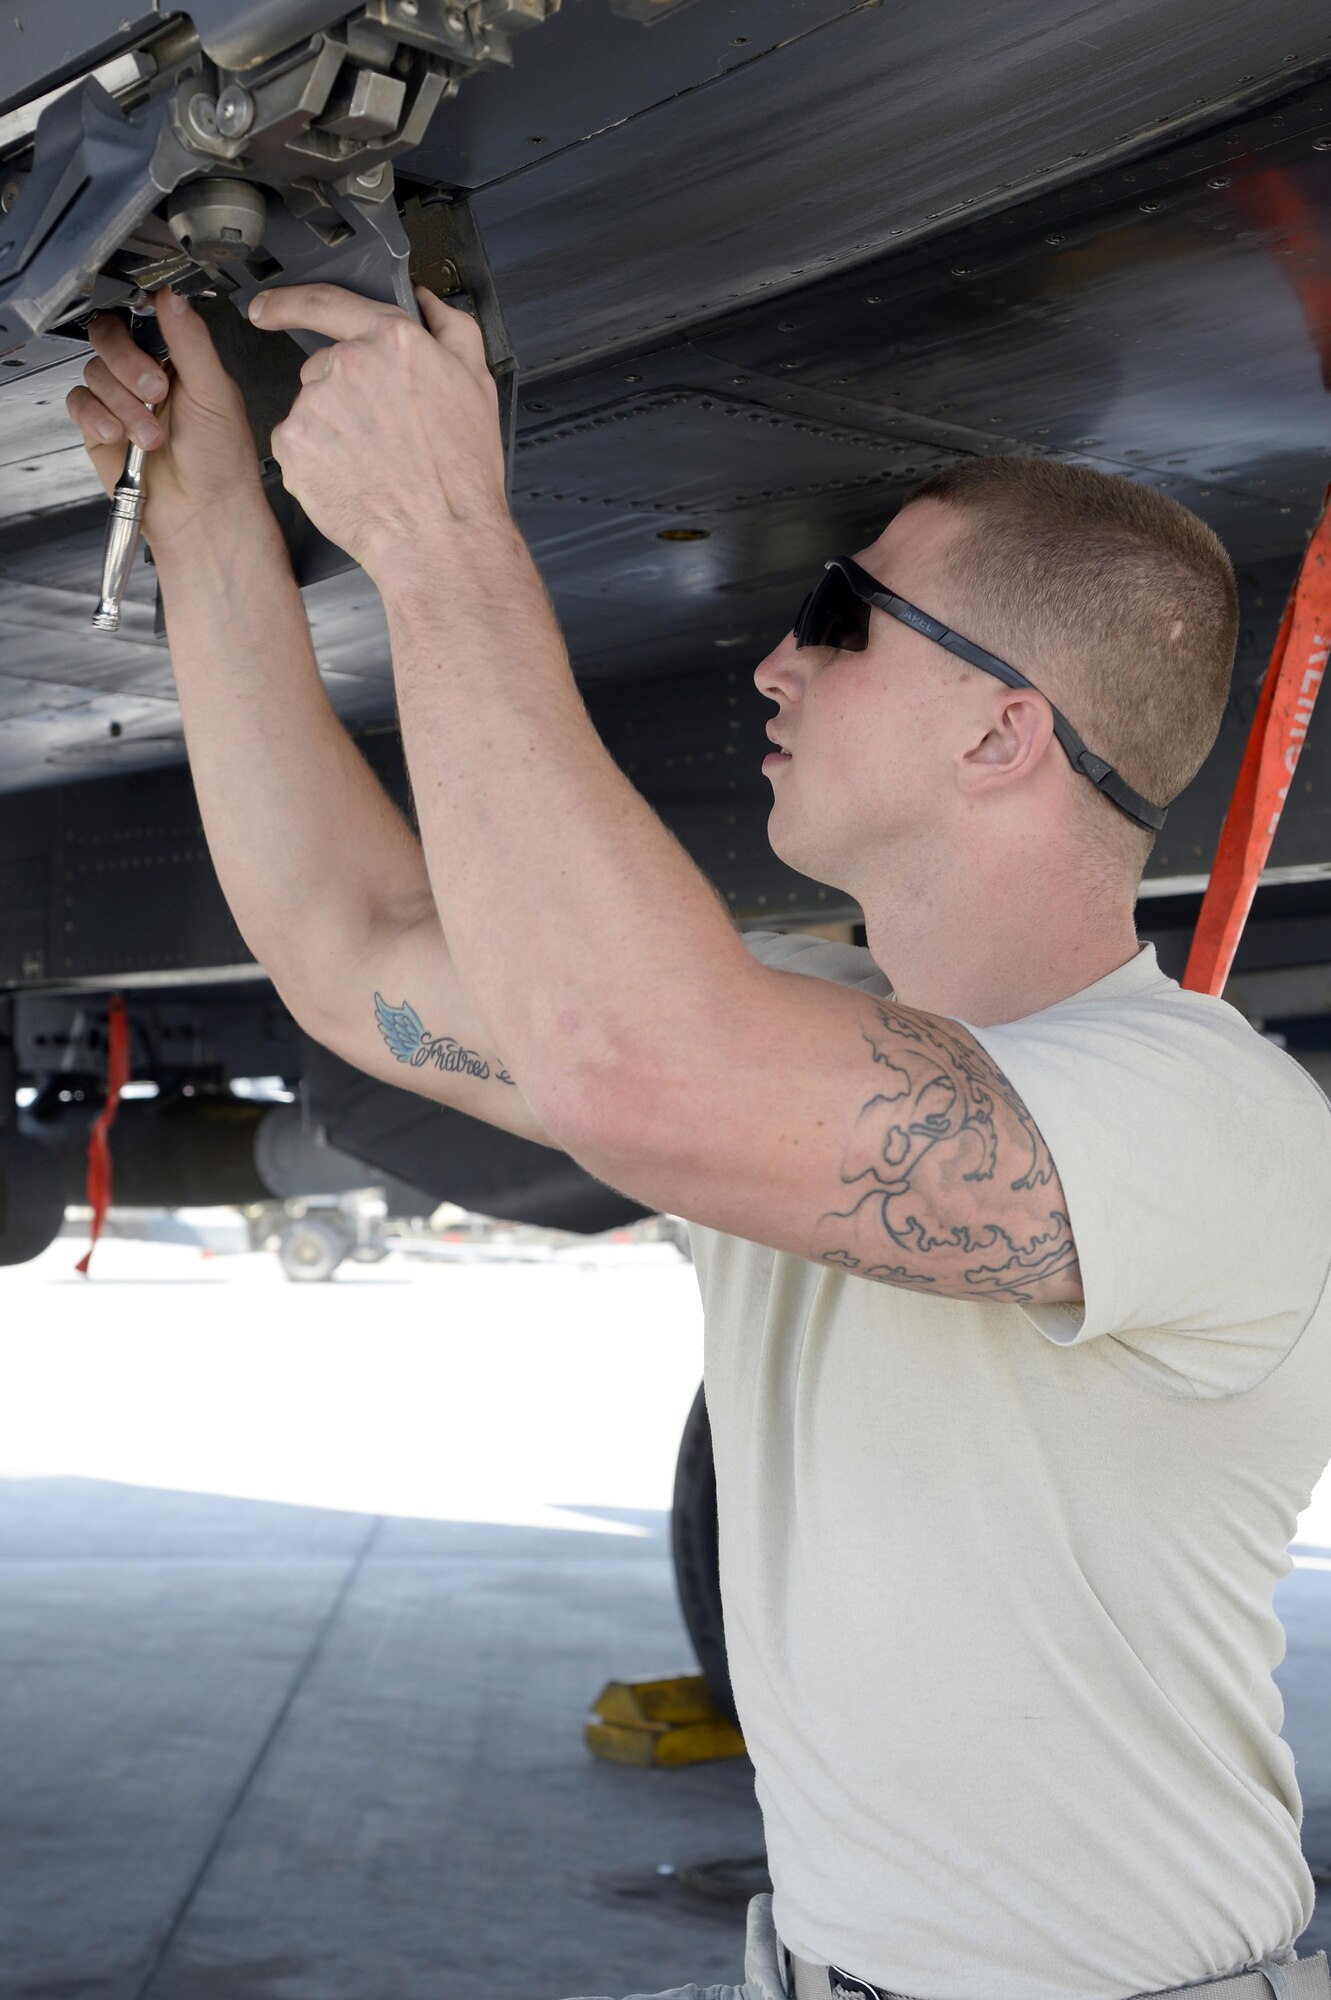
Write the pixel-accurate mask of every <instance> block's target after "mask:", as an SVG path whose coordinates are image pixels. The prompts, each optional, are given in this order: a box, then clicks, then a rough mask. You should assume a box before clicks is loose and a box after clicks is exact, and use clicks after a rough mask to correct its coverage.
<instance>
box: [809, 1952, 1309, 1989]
mask: <svg viewBox="0 0 1331 2000" xmlns="http://www.w3.org/2000/svg"><path fill="white" fill-rule="evenodd" d="M788 1957H789V1959H790V1964H791V1967H792V1969H793V1971H794V1975H795V1977H794V1990H793V1995H792V2000H912V1996H911V1995H910V1994H906V1993H893V1992H891V1991H890V1990H889V1989H888V1988H887V1987H884V1986H870V1985H869V1983H868V1981H867V1980H864V1979H855V1978H853V1977H852V1976H851V1974H850V1973H848V1972H842V1971H841V1970H840V1968H839V1967H838V1966H835V1965H810V1963H809V1962H808V1960H807V1959H803V1958H796V1956H795V1954H794V1952H793V1951H792V1952H789V1953H788ZM1181 1996H1186V2000H1331V1974H1328V1971H1327V1964H1326V1953H1325V1952H1324V1951H1319V1952H1314V1954H1313V1955H1312V1957H1311V1958H1287V1959H1274V1958H1268V1959H1263V1961H1262V1963H1261V1964H1260V1965H1258V1966H1254V1967H1252V1969H1251V1970H1250V1971H1248V1972H1232V1973H1230V1974H1228V1976H1227V1977H1226V1978H1224V1979H1205V1980H1203V1981H1202V1982H1201V1984H1200V1985H1194V1986H1171V1987H1169V1988H1168V1989H1167V1990H1165V1991H1162V1992H1156V1993H1151V1994H1139V1995H1137V1996H1135V2000H1181Z"/></svg>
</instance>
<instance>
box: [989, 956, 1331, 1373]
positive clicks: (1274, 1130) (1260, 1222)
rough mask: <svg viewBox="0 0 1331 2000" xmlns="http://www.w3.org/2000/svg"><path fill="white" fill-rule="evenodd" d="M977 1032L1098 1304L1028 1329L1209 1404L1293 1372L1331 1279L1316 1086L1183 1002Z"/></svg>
mask: <svg viewBox="0 0 1331 2000" xmlns="http://www.w3.org/2000/svg"><path fill="white" fill-rule="evenodd" d="M963 1025H965V1026H966V1027H967V1030H968V1032H969V1033H970V1034H972V1035H973V1036H974V1037H975V1039H976V1041H977V1042H979V1043H980V1045H981V1047H982V1048H984V1049H985V1050H986V1052H987V1053H988V1054H989V1055H990V1056H991V1057H992V1058H993V1060H994V1062H996V1063H997V1064H998V1066H999V1068H1000V1069H1002V1071H1003V1072H1004V1074H1005V1075H1006V1077H1007V1078H1008V1080H1009V1082H1010V1083H1011V1084H1012V1086H1013V1088H1014V1090H1016V1092H1017V1094H1018V1095H1019V1096H1020V1097H1021V1099H1022V1100H1023V1102H1024V1103H1025V1105H1026V1108H1027V1109H1028V1110H1029V1112H1030V1113H1031V1116H1032V1117H1033V1118H1034V1120H1035V1123H1036V1124H1037V1126H1038V1127H1039V1129H1040V1131H1041V1133H1042V1134H1043V1135H1044V1139H1045V1142H1046V1144H1047V1145H1048V1147H1049V1150H1050V1153H1051V1155H1052V1156H1053V1161H1054V1165H1055V1167H1056V1169H1057V1171H1058V1176H1059V1179H1060V1181H1061V1183H1062V1186H1063V1192H1064V1195H1065V1197H1066V1201H1067V1211H1068V1220H1069V1223H1070V1224H1071V1228H1072V1234H1073V1238H1074V1240H1075V1242H1076V1246H1077V1255H1078V1259H1079V1262H1080V1265H1081V1272H1082V1280H1083V1286H1084V1304H1082V1305H1072V1306H1066V1305H1065V1306H1026V1307H1023V1308H1022V1310H1023V1311H1024V1313H1025V1314H1026V1317H1027V1318H1028V1319H1030V1320H1031V1321H1032V1323H1033V1324H1034V1325H1035V1326H1037V1327H1038V1328H1039V1330H1040V1332H1041V1333H1043V1334H1044V1335H1045V1336H1046V1338H1048V1339H1049V1340H1052V1341H1054V1342H1056V1343H1058V1344H1059V1345H1063V1346H1071V1345H1074V1344H1080V1343H1083V1342H1086V1341H1091V1340H1095V1339H1100V1338H1105V1337H1109V1338H1112V1339H1115V1340H1117V1341H1120V1342H1122V1343H1123V1344H1124V1345H1125V1347H1127V1348H1130V1349H1131V1350H1132V1351H1133V1352H1134V1353H1135V1354H1136V1355H1137V1356H1138V1357H1139V1358H1140V1359H1141V1360H1142V1361H1143V1363H1145V1364H1148V1365H1149V1366H1150V1367H1152V1368H1153V1369H1155V1370H1158V1371H1163V1372H1164V1373H1165V1374H1166V1375H1168V1376H1170V1377H1173V1378H1175V1379H1174V1380H1173V1382H1172V1383H1171V1386H1176V1387H1177V1386H1186V1387H1187V1388H1189V1389H1191V1390H1192V1392H1193V1393H1196V1394H1201V1395H1227V1394H1231V1393H1233V1392H1235V1391H1236V1390H1239V1389H1242V1388H1247V1387H1251V1386H1252V1385H1253V1384H1254V1383H1255V1382H1257V1381H1259V1380H1260V1379H1261V1378H1262V1376H1263V1375H1265V1374H1266V1373H1268V1372H1269V1371H1270V1369H1271V1368H1272V1367H1274V1366H1276V1365H1278V1363H1279V1362H1280V1361H1281V1360H1282V1359H1283V1358H1284V1356H1285V1355H1286V1354H1287V1353H1288V1352H1289V1350H1290V1348H1291V1347H1292V1346H1293V1344H1294V1342H1295V1341H1296V1340H1297V1339H1298V1337H1299V1335H1300V1333H1301V1332H1302V1331H1303V1329H1304V1327H1305V1326H1306V1325H1307V1324H1308V1321H1309V1320H1310V1318H1311V1317H1312V1315H1313V1312H1314V1311H1315V1309H1316V1306H1317V1303H1318V1300H1319V1298H1320V1297H1321V1294H1322V1292H1323V1289H1324V1287H1325V1285H1326V1282H1327V1275H1328V1266H1331V1105H1328V1103H1327V1100H1326V1099H1325V1098H1324V1097H1323V1096H1322V1094H1321V1092H1320V1091H1319V1090H1318V1088H1317V1086H1316V1085H1315V1084H1314V1083H1313V1081H1312V1079H1311V1078H1310V1077H1309V1076H1308V1075H1307V1074H1306V1073H1305V1072H1304V1071H1303V1070H1301V1069H1300V1068H1299V1066H1298V1065H1297V1064H1296V1063H1295V1062H1294V1061H1293V1060H1292V1059H1291V1058H1290V1057H1288V1056H1286V1055H1285V1054H1283V1053H1282V1052H1281V1051H1280V1050H1279V1049H1277V1048H1276V1047H1274V1045H1272V1044H1271V1043H1268V1042H1265V1041H1264V1040H1263V1039H1262V1037H1261V1036H1260V1035H1258V1034H1257V1033H1256V1032H1255V1030H1253V1029H1252V1028H1251V1027H1249V1025H1248V1024H1247V1022H1245V1021H1244V1020H1243V1018H1242V1017H1241V1016H1240V1015H1239V1014H1238V1013H1237V1012H1236V1010H1235V1009H1233V1008H1231V1007H1229V1006H1228V1005H1227V1004H1226V1003H1225V1002H1223V1001H1219V1000H1213V999H1209V998H1207V997H1205V996H1200V995H1196V994H1184V993H1180V992H1179V990H1178V989H1177V988H1175V989H1173V990H1172V991H1171V992H1170V993H1168V994H1165V995H1160V996H1154V995H1153V996H1144V997H1142V998H1139V999H1137V1000H1120V1001H1102V1002H1099V1003H1092V1004H1090V1005H1088V1006H1085V1007H1082V1008H1078V1007H1077V1006H1076V1005H1075V1004H1069V1005H1065V1006H1061V1007H1057V1008H1051V1009H1049V1010H1048V1011H1047V1012H1046V1013H1044V1014H1042V1015H1032V1016H1030V1017H1028V1018H1027V1019H1025V1020H1021V1021H1014V1022H1008V1023H1005V1024H1003V1025H1001V1026H999V1027H993V1028H976V1027H973V1026H971V1024H970V1023H964V1024H963ZM1179 1378H1181V1381H1180V1379H1179Z"/></svg>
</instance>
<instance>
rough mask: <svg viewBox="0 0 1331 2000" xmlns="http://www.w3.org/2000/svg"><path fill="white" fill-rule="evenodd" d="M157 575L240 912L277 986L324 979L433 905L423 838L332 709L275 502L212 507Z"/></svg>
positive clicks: (216, 834) (196, 757)
mask: <svg viewBox="0 0 1331 2000" xmlns="http://www.w3.org/2000/svg"><path fill="white" fill-rule="evenodd" d="M260 508H261V511H260ZM158 574H159V579H160V582H161V587H162V598H163V602H164V605H165V608H166V620H167V633H168V637H169V640H170V644H171V656H172V662H173V665H174V668H175V675H176V684H177V688H178V690H179V695H180V706H181V713H182V716H183V718H184V725H185V737H186V742H187V745H188V749H189V756H190V765H191V768H192V770H193V774H194V783H195V788H196V790H197V793H198V798H199V806H200V811H201V814H202V817H203V823H204V830H205V832H206V834H207V837H208V845H209V848H210V850H211V852H212V857H213V862H214V865H215V867H216V869H217V873H218V877H219V879H220V881H221V884H222V888H223V891H224V893H225V895H226V898H227V901H228V903H229V904H230V906H231V910H232V914H233V915H234V916H235V919H236V922H237V924H238V925H239V926H240V930H241V932H242V934H243V936H244V938H245V941H246V943H247V944H248V945H249V947H250V949H251V950H252V951H253V952H254V954H255V956H256V958H258V959H259V961H260V963H261V964H262V965H264V967H265V968H266V969H267V970H268V971H269V972H270V973H271V974H272V976H273V977H274V978H275V979H276V980H278V981H279V983H283V982H284V981H290V980H300V979H302V978H305V977H308V976H313V975H317V974H320V973H321V974H323V975H324V976H326V975H327V974H328V973H329V972H330V971H331V969H332V967H333V966H335V965H336V964H337V963H339V962H340V961H342V960H343V959H344V958H345V956H346V952H347V949H348V946H351V948H353V949H354V948H355V944H356V940H357V939H358V938H360V937H362V936H368V934H369V932H370V931H371V929H372V928H373V926H374V924H375V923H376V922H380V923H381V922H382V921H383V920H384V917H385V915H386V914H387V915H388V917H389V920H390V922H391V920H392V913H393V912H397V913H399V914H400V917H401V921H402V923H403V924H404V925H405V924H408V923H410V922H412V921H413V920H414V919H415V918H417V917H419V916H420V915H421V914H422V913H423V912H425V911H427V910H428V909H429V888H428V882H427V878H426V875H425V870H424V865H423V862H422V859H421V854H420V848H419V844H418V843H417V841H416V840H415V838H414V836H413V835H412V833H411V831H410V829H409V828H408V827H407V826H406V825H405V823H404V822H403V820H402V817H401V815H400V814H399V813H398V811H397V810H396V808H395V807H394V806H393V804H392V803H391V801H390V800H389V799H388V798H387V797H386V795H385V794H384V791H383V789H382V787H381V786H380V785H379V783H378V781H377V779H376V778H375V776H374V774H373V773H372V772H371V770H370V769H369V766H368V765H367V764H366V762H365V760H364V758H363V757H362V756H361V754H360V752H359V751H358V750H357V749H356V746H355V745H354V743H352V741H351V739H350V737H349V736H348V735H347V733H346V730H345V729H344V728H343V726H342V724H341V723H340V722H339V721H338V719H337V716H336V715H335V714H334V712H333V709H332V705H331V703H330V702H329V700H328V696H327V694H326V693H325V691H324V687H323V684H322V682H321V681H320V678H319V670H318V667H317V664H316V662H315V657H314V649H313V646H312V644H311V640H310V632H309V626H308V623H307V621H306V617H305V610H304V606H303V604H302V602H301V596H300V591H299V589H298V588H297V586H296V583H295V580H294V578H293V576H292V574H291V568H290V564H289V562H288V560H287V554H286V550H285V548H284V546H283V543H282V538H281V535H280V532H279V531H278V528H277V524H276V522H275V521H274V520H273V518H272V516H271V515H270V514H269V511H268V508H267V506H266V505H262V504H261V503H257V502H256V501H255V500H252V499H251V500H249V501H248V502H247V503H244V504H240V505H238V506H237V508H236V509H235V510H234V511H233V512H230V513H223V512H221V510H217V511H215V512H214V513H213V514H212V515H210V517H209V524H208V532H207V534H206V535H199V536H197V537H196V538H194V539H193V540H192V541H190V542H189V543H187V544H186V545H183V546H182V545H181V544H179V543H173V544H172V545H171V547H170V550H169V551H168V552H165V553H163V554H160V555H159V558H158Z"/></svg>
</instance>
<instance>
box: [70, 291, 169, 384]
mask: <svg viewBox="0 0 1331 2000" xmlns="http://www.w3.org/2000/svg"><path fill="white" fill-rule="evenodd" d="M88 339H89V341H90V342H91V343H92V348H93V352H94V353H95V354H96V356H97V358H98V360H99V361H101V363H102V364H103V366H104V367H105V369H106V370H107V372H108V373H109V374H110V375H111V376H112V377H113V378H114V380H115V381H116V382H118V383H119V384H120V385H121V386H122V387H123V388H124V389H125V390H126V391H127V392H128V393H129V394H130V395H131V396H135V397H137V398H138V400H139V402H140V403H160V401H161V400H162V397H163V396H164V395H165V394H166V377H165V375H164V374H163V373H162V370H161V367H160V365H159V363H157V362H156V361H154V360H153V358H152V356H151V354H145V353H144V351H143V349H142V348H141V347H140V346H139V344H138V342H137V341H136V340H135V338H134V336H133V334H132V333H131V332H130V330H129V328H128V327H127V326H126V325H125V322H124V320H123V319H119V318H117V316H116V314H115V313H99V314H98V315H97V318H96V319H95V320H93V322H92V323H91V325H90V326H89V328H88Z"/></svg>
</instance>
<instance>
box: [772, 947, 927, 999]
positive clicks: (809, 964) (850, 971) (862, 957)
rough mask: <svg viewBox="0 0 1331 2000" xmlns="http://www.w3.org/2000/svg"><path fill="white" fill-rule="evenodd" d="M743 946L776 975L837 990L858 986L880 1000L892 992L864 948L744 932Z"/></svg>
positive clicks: (889, 985)
mask: <svg viewBox="0 0 1331 2000" xmlns="http://www.w3.org/2000/svg"><path fill="white" fill-rule="evenodd" d="M743 943H744V944H745V945H746V946H747V948H748V950H749V951H750V952H751V953H752V955H753V957H754V958H756V959H757V960H758V962H759V964H760V965H766V966H769V967H770V968H771V970H772V971H773V972H801V973H804V974H806V975H807V976H808V977H809V978H811V979H830V980H831V981H833V983H834V984H835V985H837V986H855V987H858V988H860V989H861V990H862V991H863V992H865V993H872V994H874V995H875V996H876V997H877V998H879V999H885V998H887V997H888V995H890V993H891V991H892V988H891V984H890V983H889V981H888V980H887V978H886V977H885V975H884V974H883V973H882V972H881V971H880V970H879V968H878V966H877V965H876V964H875V963H874V960H873V958H872V957H871V956H870V954H869V952H868V951H866V950H865V948H864V946H863V945H858V944H833V943H831V942H830V941H829V940H828V939H827V938H822V937H817V936H815V935H814V934H813V933H812V932H809V931H745V932H744V934H743Z"/></svg>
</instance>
